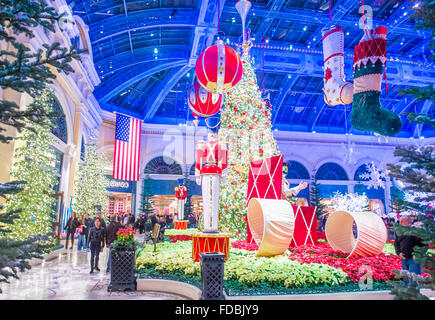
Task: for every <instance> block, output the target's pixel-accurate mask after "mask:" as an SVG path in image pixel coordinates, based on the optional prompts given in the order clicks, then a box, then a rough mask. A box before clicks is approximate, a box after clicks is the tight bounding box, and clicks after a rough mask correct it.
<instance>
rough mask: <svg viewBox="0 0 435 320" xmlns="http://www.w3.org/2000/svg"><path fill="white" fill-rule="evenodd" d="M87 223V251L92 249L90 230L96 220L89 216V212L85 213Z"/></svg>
mask: <svg viewBox="0 0 435 320" xmlns="http://www.w3.org/2000/svg"><path fill="white" fill-rule="evenodd" d="M85 225H86V229H85V239H86V248H87V251H88V252H89V250H90V248H89V244H88V237H89V231H90V230H91V228H92V227H93V226H94V221H93V220H92V219H91V218H90V217H89V213H85Z"/></svg>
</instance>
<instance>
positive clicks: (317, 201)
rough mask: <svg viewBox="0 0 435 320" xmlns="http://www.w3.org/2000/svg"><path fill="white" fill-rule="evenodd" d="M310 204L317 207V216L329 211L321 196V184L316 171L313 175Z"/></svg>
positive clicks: (322, 215)
mask: <svg viewBox="0 0 435 320" xmlns="http://www.w3.org/2000/svg"><path fill="white" fill-rule="evenodd" d="M309 204H310V206H314V207H316V215H317V218H320V217H324V215H325V214H326V213H327V210H326V205H325V204H324V203H323V202H322V198H321V197H320V184H319V183H317V179H316V175H315V173H314V174H313V175H312V176H311V183H310V199H309Z"/></svg>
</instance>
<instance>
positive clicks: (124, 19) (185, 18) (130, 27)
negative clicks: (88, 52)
mask: <svg viewBox="0 0 435 320" xmlns="http://www.w3.org/2000/svg"><path fill="white" fill-rule="evenodd" d="M173 10H174V9H151V10H144V11H139V12H131V13H130V14H129V15H128V16H125V15H114V16H112V17H110V18H108V19H105V20H104V22H103V23H101V22H99V23H96V24H93V25H92V26H90V27H89V29H90V37H91V39H92V43H93V44H96V43H99V42H102V41H104V40H107V39H109V38H111V37H114V36H118V35H121V34H123V33H127V32H135V31H141V30H147V29H152V28H162V27H166V28H175V27H176V28H179V27H194V26H195V24H196V20H195V18H194V14H193V13H194V10H192V9H184V10H182V9H176V10H177V14H175V15H173V16H172V15H171V14H172V11H173ZM169 17H171V18H169Z"/></svg>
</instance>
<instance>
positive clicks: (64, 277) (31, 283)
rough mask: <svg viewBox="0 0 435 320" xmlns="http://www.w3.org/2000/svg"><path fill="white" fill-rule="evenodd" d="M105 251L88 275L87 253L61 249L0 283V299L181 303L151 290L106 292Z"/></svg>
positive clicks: (181, 298) (173, 296)
mask: <svg viewBox="0 0 435 320" xmlns="http://www.w3.org/2000/svg"><path fill="white" fill-rule="evenodd" d="M107 254H108V250H107V248H105V249H104V251H103V252H102V253H101V254H100V263H99V267H100V269H101V271H100V272H94V274H89V271H90V267H89V260H90V252H84V251H82V252H78V251H77V245H76V244H75V247H74V249H72V250H65V249H63V250H62V253H61V254H60V255H59V257H58V258H57V259H54V260H51V261H47V262H43V263H42V264H40V265H37V266H34V267H32V269H30V270H28V271H26V272H23V273H21V274H20V279H18V280H17V279H11V280H10V284H7V283H2V284H1V288H2V290H3V294H0V300H47V299H48V300H108V299H114V300H184V299H185V298H184V297H181V296H178V295H173V294H168V293H162V292H151V291H136V292H108V291H107V287H108V285H109V282H110V274H106V272H105V271H106V261H107Z"/></svg>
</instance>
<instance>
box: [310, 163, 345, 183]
mask: <svg viewBox="0 0 435 320" xmlns="http://www.w3.org/2000/svg"><path fill="white" fill-rule="evenodd" d="M316 179H317V180H349V178H348V177H347V174H346V171H344V169H343V168H342V167H341V166H339V165H338V164H336V163H334V162H327V163H324V164H323V165H322V166H321V167H320V168H319V170H317V172H316Z"/></svg>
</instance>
